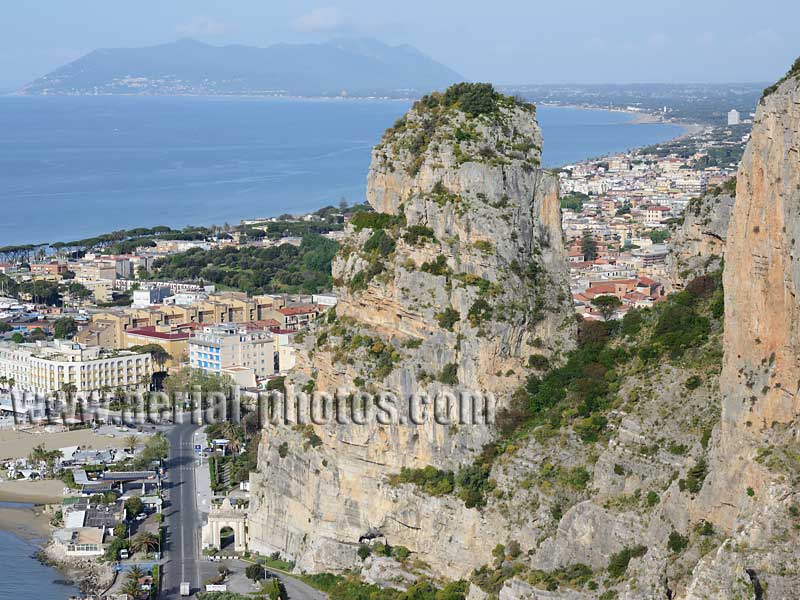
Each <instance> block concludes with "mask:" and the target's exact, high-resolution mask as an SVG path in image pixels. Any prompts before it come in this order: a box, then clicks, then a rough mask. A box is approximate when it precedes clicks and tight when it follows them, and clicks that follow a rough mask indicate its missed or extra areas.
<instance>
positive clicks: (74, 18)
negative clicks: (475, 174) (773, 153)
mask: <svg viewBox="0 0 800 600" xmlns="http://www.w3.org/2000/svg"><path fill="white" fill-rule="evenodd" d="M341 36H350V37H370V38H375V39H378V40H380V41H383V42H386V43H389V44H404V43H407V44H411V45H413V46H415V47H417V48H418V49H420V50H422V51H423V52H425V53H426V54H428V55H430V56H431V57H432V58H434V59H436V60H438V61H439V62H442V63H444V64H446V65H447V66H449V67H451V68H452V69H454V70H456V71H457V72H459V73H460V74H461V75H463V76H464V77H465V78H466V79H469V80H472V81H491V82H493V83H495V84H515V83H516V84H547V83H634V82H635V83H642V82H646V83H650V82H665V83H676V82H687V83H696V82H715V83H718V82H768V81H774V80H776V79H778V78H779V77H780V76H782V75H783V73H785V72H786V71H787V70H788V68H789V66H790V65H791V63H792V62H793V61H794V59H795V58H796V57H797V56H798V55H800V2H797V1H796V0H793V1H792V0H761V1H759V2H757V3H753V2H752V1H747V2H745V1H740V0H692V1H685V0H673V1H664V0H660V1H659V0H655V1H652V0H651V1H646V0H636V1H627V0H625V1H615V0H606V1H605V2H598V1H597V0H571V1H570V0H549V1H547V2H541V1H537V0H491V1H487V0H482V1H480V2H479V1H474V0H404V1H402V2H398V1H396V0H379V1H376V0H368V1H364V0H330V1H329V2H328V1H325V0H323V1H321V2H314V1H307V0H291V1H289V0H286V1H279V0H226V1H225V2H222V1H220V0H215V1H211V0H135V1H130V0H126V1H109V0H30V1H27V0H25V1H19V0H18V1H12V0H8V1H3V2H2V3H0V88H14V87H17V86H20V85H22V84H24V83H26V82H28V81H31V80H33V79H35V78H36V77H39V76H41V75H44V74H45V73H47V72H49V71H51V70H52V69H54V68H56V67H58V66H61V65H62V64H65V63H67V62H69V61H71V60H74V59H76V58H79V57H80V56H82V55H83V54H86V53H87V52H90V51H91V50H94V49H96V48H108V47H131V46H148V45H153V44H159V43H164V42H170V41H174V40H176V39H179V38H185V37H188V38H194V39H198V40H201V41H204V42H208V43H211V44H217V45H224V44H234V43H237V44H246V45H253V46H268V45H270V44H274V43H277V42H290V43H301V42H319V41H325V40H327V39H330V38H333V37H341Z"/></svg>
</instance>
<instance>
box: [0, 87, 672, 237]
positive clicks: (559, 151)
mask: <svg viewBox="0 0 800 600" xmlns="http://www.w3.org/2000/svg"><path fill="white" fill-rule="evenodd" d="M409 106H410V103H409V102H407V101H399V100H355V99H348V100H342V99H337V100H305V99H282V98H281V99H278V98H251V97H141V96H82V97H78V96H73V97H63V96H62V97H24V96H2V97H0V246H5V245H13V244H28V243H44V242H55V241H71V240H76V239H81V238H85V237H89V236H92V235H97V234H100V233H105V232H109V231H113V230H117V229H128V228H133V227H150V226H155V225H168V226H172V227H182V226H185V225H211V224H219V225H222V224H224V223H231V224H233V223H238V222H239V221H240V220H241V219H249V218H256V217H265V216H276V215H280V214H284V213H295V214H296V213H303V212H307V211H312V210H315V209H317V208H320V207H322V206H325V205H329V204H334V205H335V204H338V202H339V201H340V200H341V199H345V200H347V201H348V202H350V203H354V202H362V201H364V199H365V188H366V176H367V169H368V167H369V161H370V149H371V147H372V146H373V145H374V144H375V143H376V142H378V140H379V139H380V137H381V135H382V133H383V131H384V130H385V129H386V128H387V127H390V126H391V125H392V124H393V123H394V121H395V120H396V119H397V118H398V117H399V116H400V115H402V114H403V113H404V112H405V111H406V110H407V109H408V108H409ZM537 115H538V120H539V123H540V125H541V127H542V130H543V136H544V149H543V164H544V165H545V166H548V167H554V166H559V165H563V164H567V163H571V162H576V161H580V160H584V159H587V158H592V157H599V156H602V155H605V154H609V153H613V152H619V151H623V150H626V149H630V148H635V147H639V146H644V145H648V144H653V143H657V142H660V141H665V140H667V139H670V138H673V137H675V136H677V135H679V134H680V133H681V131H682V130H681V128H680V127H679V126H677V125H673V124H665V123H636V122H634V121H633V118H632V116H631V115H630V114H627V113H623V112H611V111H603V110H585V109H576V108H560V107H558V108H557V107H546V106H541V107H539V109H538V111H537Z"/></svg>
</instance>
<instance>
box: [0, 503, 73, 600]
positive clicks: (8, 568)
mask: <svg viewBox="0 0 800 600" xmlns="http://www.w3.org/2000/svg"><path fill="white" fill-rule="evenodd" d="M0 506H2V507H6V508H7V507H15V506H16V507H22V506H27V505H23V504H13V503H8V502H0ZM37 549H38V546H37V543H36V542H35V541H27V540H23V539H21V538H19V537H17V536H15V535H13V534H11V533H8V532H7V531H3V530H0V565H3V566H4V569H3V572H4V573H5V577H4V578H3V583H2V585H0V600H5V599H6V598H8V599H9V600H11V599H12V598H14V599H17V598H36V599H37V600H65V599H66V598H68V597H70V596H74V595H78V589H77V588H76V587H74V586H71V585H67V584H65V583H64V582H63V579H62V575H61V574H60V573H59V572H58V571H56V570H55V569H52V568H50V567H47V566H45V565H43V564H41V563H40V562H39V561H38V560H37V559H36V558H34V556H33V554H34V553H35V552H36V550H37Z"/></svg>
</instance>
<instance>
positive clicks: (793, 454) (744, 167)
mask: <svg viewBox="0 0 800 600" xmlns="http://www.w3.org/2000/svg"><path fill="white" fill-rule="evenodd" d="M797 65H798V63H796V66H797ZM797 71H800V69H797ZM798 74H800V73H795V75H794V76H788V77H787V78H785V79H784V80H783V81H782V82H781V83H780V84H779V85H777V86H774V87H773V89H772V91H771V93H769V94H767V95H765V97H764V98H763V99H762V101H761V103H760V104H759V106H758V109H757V112H756V119H755V123H754V126H753V133H752V136H751V139H750V141H749V143H748V145H747V149H746V151H745V154H744V156H743V158H742V162H741V165H740V167H739V171H738V174H737V185H736V204H735V207H734V209H733V214H732V217H731V222H730V226H729V228H728V236H727V238H728V242H727V251H726V255H725V270H724V285H725V336H724V361H723V369H722V373H721V376H720V391H721V393H722V422H721V428H720V430H721V431H720V438H719V443H718V445H717V446H716V448H715V451H714V456H713V459H712V461H711V476H710V478H709V480H708V481H707V482H706V485H705V486H704V488H703V491H702V494H701V495H700V496H699V498H698V501H697V504H696V506H695V507H694V510H695V511H696V514H698V515H702V516H703V517H704V518H707V519H709V520H713V522H714V523H715V525H719V526H720V527H721V528H724V529H725V531H726V532H727V533H728V534H729V535H730V538H729V539H728V540H727V541H726V542H725V543H724V544H723V545H722V546H721V547H720V548H719V549H718V550H717V551H716V552H715V553H712V554H710V555H708V556H706V557H704V559H703V560H702V561H700V563H699V564H698V566H697V567H696V569H695V573H694V577H693V580H692V584H691V586H690V588H689V593H688V594H687V597H688V598H705V597H708V594H713V593H723V592H724V593H729V594H731V597H732V595H733V594H734V592H737V593H741V592H742V590H744V591H745V592H746V593H747V594H748V596H747V597H756V598H758V597H778V598H781V597H791V596H793V595H796V593H797V590H798V589H800V577H798V568H799V567H800V556H798V553H797V550H796V548H797V538H798V535H797V515H798V500H800V499H799V498H798V485H797V473H798V468H799V467H800V461H798V456H800V454H798V452H799V451H800V444H798V438H797V419H798V415H800V398H799V397H798V392H799V386H800V364H799V361H800V322H799V321H798V318H800V298H799V297H798V293H799V292H800V250H799V249H798V244H800V81H798V78H797V75H798ZM723 580H725V583H723ZM726 586H728V587H726ZM767 589H769V592H768V593H766V592H764V590H767ZM726 590H727V592H726ZM764 594H766V595H764Z"/></svg>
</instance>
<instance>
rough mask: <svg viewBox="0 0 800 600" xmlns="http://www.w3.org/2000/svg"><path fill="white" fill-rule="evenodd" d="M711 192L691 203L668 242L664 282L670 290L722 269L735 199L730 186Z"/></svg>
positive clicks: (733, 182)
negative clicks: (666, 279) (666, 280)
mask: <svg viewBox="0 0 800 600" xmlns="http://www.w3.org/2000/svg"><path fill="white" fill-rule="evenodd" d="M735 183H736V181H735V180H732V182H731V183H730V184H728V183H726V185H725V186H724V187H723V188H714V189H713V190H710V191H709V192H707V193H706V194H704V195H703V196H701V197H699V198H695V199H693V200H692V201H691V202H690V203H689V205H688V206H687V207H686V210H685V212H684V213H683V221H682V222H681V223H680V224H679V225H677V226H676V227H675V229H674V231H673V232H672V237H671V239H670V245H669V254H667V265H666V270H667V274H668V277H669V281H668V282H667V284H668V288H669V289H670V290H679V289H683V287H684V286H685V285H686V284H687V283H688V282H689V281H691V280H692V279H694V278H695V277H697V276H699V275H704V274H706V273H711V272H713V271H717V270H719V269H720V268H721V267H722V261H723V259H724V257H725V245H726V241H727V237H728V223H729V222H730V218H731V212H732V210H733V204H734V199H735V193H734V190H731V189H730V188H731V187H732V185H731V184H733V185H735Z"/></svg>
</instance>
